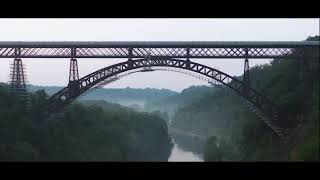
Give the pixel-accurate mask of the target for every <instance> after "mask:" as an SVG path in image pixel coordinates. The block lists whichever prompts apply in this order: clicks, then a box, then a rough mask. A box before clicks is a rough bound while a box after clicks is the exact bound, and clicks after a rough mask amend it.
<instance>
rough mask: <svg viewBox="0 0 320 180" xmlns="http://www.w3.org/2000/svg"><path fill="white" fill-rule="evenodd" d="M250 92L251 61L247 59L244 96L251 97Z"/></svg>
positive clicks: (244, 74) (244, 73)
mask: <svg viewBox="0 0 320 180" xmlns="http://www.w3.org/2000/svg"><path fill="white" fill-rule="evenodd" d="M247 52H248V51H246V53H247ZM249 90H250V79H249V60H248V58H247V57H246V59H245V61H244V72H243V95H244V96H245V97H248V96H249Z"/></svg>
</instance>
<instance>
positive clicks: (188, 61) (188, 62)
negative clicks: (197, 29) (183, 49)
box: [186, 48, 190, 69]
mask: <svg viewBox="0 0 320 180" xmlns="http://www.w3.org/2000/svg"><path fill="white" fill-rule="evenodd" d="M189 56H190V49H189V48H187V60H186V68H187V69H190V59H189Z"/></svg>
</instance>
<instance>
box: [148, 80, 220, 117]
mask: <svg viewBox="0 0 320 180" xmlns="http://www.w3.org/2000/svg"><path fill="white" fill-rule="evenodd" d="M216 89H217V88H214V87H208V86H190V87H189V88H186V89H184V90H183V91H181V93H177V94H174V95H171V96H169V97H164V98H161V99H157V100H154V101H149V102H148V103H147V104H146V105H145V110H147V111H149V112H151V111H161V112H167V113H168V115H169V117H170V118H172V116H173V114H174V113H175V111H176V109H177V108H178V107H181V106H183V105H185V104H189V103H191V102H193V101H194V100H196V99H199V98H202V97H204V95H205V94H207V93H209V92H214V91H216Z"/></svg>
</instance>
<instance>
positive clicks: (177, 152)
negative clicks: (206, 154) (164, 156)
mask: <svg viewBox="0 0 320 180" xmlns="http://www.w3.org/2000/svg"><path fill="white" fill-rule="evenodd" d="M173 143H174V147H173V149H172V152H171V155H170V157H169V160H168V161H169V162H175V161H188V162H203V158H202V157H201V156H200V155H197V154H195V153H193V152H191V151H185V150H183V149H181V148H180V147H179V146H178V144H176V143H175V142H173Z"/></svg>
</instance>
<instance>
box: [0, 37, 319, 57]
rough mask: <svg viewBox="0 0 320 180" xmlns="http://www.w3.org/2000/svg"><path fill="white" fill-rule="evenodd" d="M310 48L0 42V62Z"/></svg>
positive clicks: (305, 45) (270, 53)
mask: <svg viewBox="0 0 320 180" xmlns="http://www.w3.org/2000/svg"><path fill="white" fill-rule="evenodd" d="M310 48H312V49H314V48H316V49H319V42H318V41H299V42H298V41H297V42H295V41H287V42H276V41H274V42H273V41H256V42H249V41H240V42H231V41H230V42H226V41H221V42H219V41H184V42H176V41H117V42H116V41H114V42H112V41H110V42H107V41H99V42H98V41H79V42H76V41H52V42H45V41H43V42H40V41H6V42H4V41H0V58H145V57H148V56H150V57H153V58H154V57H156V58H293V57H296V56H300V55H301V54H302V53H295V52H297V51H300V50H305V49H310ZM316 56H317V57H319V55H316Z"/></svg>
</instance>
